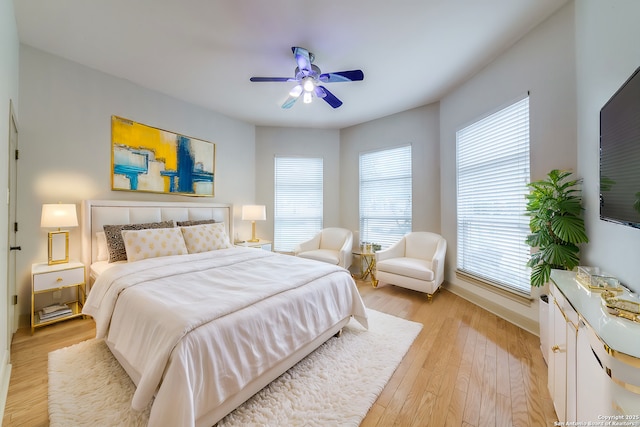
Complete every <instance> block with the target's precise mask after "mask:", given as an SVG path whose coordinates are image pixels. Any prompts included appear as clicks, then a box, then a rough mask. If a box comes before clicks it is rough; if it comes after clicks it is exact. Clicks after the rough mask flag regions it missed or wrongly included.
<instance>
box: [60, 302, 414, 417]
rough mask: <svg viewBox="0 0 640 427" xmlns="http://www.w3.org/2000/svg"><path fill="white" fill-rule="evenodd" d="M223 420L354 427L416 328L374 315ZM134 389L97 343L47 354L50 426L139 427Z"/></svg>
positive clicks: (103, 346) (352, 323)
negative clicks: (365, 326) (131, 406)
mask: <svg viewBox="0 0 640 427" xmlns="http://www.w3.org/2000/svg"><path fill="white" fill-rule="evenodd" d="M367 312H368V314H369V330H368V331H367V330H365V329H364V328H362V326H360V324H359V323H357V322H356V321H355V320H353V319H352V320H351V321H350V323H349V324H348V325H347V326H346V327H345V328H344V330H343V334H342V336H341V337H340V338H335V337H333V338H331V339H329V340H328V341H327V342H326V343H325V344H323V345H322V346H320V347H319V348H318V349H317V350H316V351H314V352H313V353H311V354H310V355H309V356H307V357H306V358H305V359H303V360H302V361H300V362H299V363H298V364H297V365H295V366H294V367H293V368H291V369H289V370H288V371H287V372H286V373H284V374H283V375H282V376H280V377H279V378H277V379H276V380H275V381H273V382H272V383H271V384H270V385H268V386H267V387H265V388H264V389H262V390H261V391H260V392H258V393H257V394H255V395H254V396H253V397H252V398H251V399H249V400H248V401H246V402H245V403H243V404H242V405H241V406H239V407H238V408H237V409H236V410H235V411H233V412H232V413H230V414H229V415H227V416H226V417H225V418H223V419H222V420H221V421H220V422H219V423H218V424H217V425H218V426H219V427H222V426H225V427H226V426H300V425H305V426H327V425H341V426H346V425H351V426H358V425H359V424H360V422H361V421H362V419H363V418H364V417H365V416H366V414H367V412H368V411H369V408H370V407H371V405H373V403H374V402H375V401H376V399H377V398H378V396H379V395H380V393H381V392H382V389H383V388H384V386H385V384H386V383H387V382H388V381H389V378H391V375H392V374H393V372H394V371H395V369H396V367H397V366H398V365H399V364H400V361H401V360H402V358H403V357H404V355H405V353H406V352H407V350H408V349H409V347H410V346H411V343H413V341H414V340H415V338H416V336H417V335H418V333H419V332H420V330H421V329H422V325H421V324H420V323H416V322H411V321H408V320H404V319H400V318H398V317H395V316H391V315H388V314H384V313H381V312H378V311H374V310H367ZM134 389H135V386H134V384H133V382H131V380H130V379H129V377H128V376H127V374H126V372H125V371H124V370H123V369H122V368H121V367H120V364H119V363H118V362H117V361H116V359H115V358H114V357H113V356H112V355H111V352H110V351H109V349H108V348H107V346H106V344H105V343H104V341H102V340H94V339H92V340H88V341H84V342H81V343H79V344H76V345H73V346H71V347H66V348H63V349H60V350H56V351H53V352H51V353H49V419H50V426H51V427H57V426H64V427H70V426H74V427H79V426H101V427H106V426H118V427H120V426H145V425H146V424H147V420H148V417H149V409H150V408H147V409H146V410H145V411H143V412H136V411H133V410H132V409H131V408H130V406H129V405H130V402H131V397H132V396H133V392H134Z"/></svg>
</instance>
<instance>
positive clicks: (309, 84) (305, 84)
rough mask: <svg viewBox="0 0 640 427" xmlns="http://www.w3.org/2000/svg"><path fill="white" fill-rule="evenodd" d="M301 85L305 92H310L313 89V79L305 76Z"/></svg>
mask: <svg viewBox="0 0 640 427" xmlns="http://www.w3.org/2000/svg"><path fill="white" fill-rule="evenodd" d="M302 87H303V88H304V90H305V91H306V92H311V91H312V90H314V89H315V87H316V85H315V83H314V82H313V79H311V78H309V77H307V78H305V79H304V82H302Z"/></svg>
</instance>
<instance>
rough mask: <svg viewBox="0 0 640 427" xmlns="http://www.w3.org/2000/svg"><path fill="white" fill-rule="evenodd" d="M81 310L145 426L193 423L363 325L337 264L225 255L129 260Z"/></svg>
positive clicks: (252, 253)
mask: <svg viewBox="0 0 640 427" xmlns="http://www.w3.org/2000/svg"><path fill="white" fill-rule="evenodd" d="M83 312H84V313H85V314H88V315H91V316H93V317H94V319H95V321H96V330H97V338H105V339H106V341H107V343H108V345H109V347H110V348H111V350H112V351H113V352H114V354H115V355H116V357H117V358H118V360H120V362H121V363H122V365H123V367H124V368H125V370H127V372H128V373H129V375H130V376H131V378H132V379H133V381H134V382H135V383H136V385H137V389H136V392H135V394H134V397H133V401H132V407H133V408H134V409H136V410H142V409H144V408H145V407H146V406H147V405H148V404H149V402H150V401H151V399H152V398H153V397H154V395H155V401H154V404H153V407H152V412H151V416H150V422H149V425H172V426H180V425H185V426H193V425H196V424H197V423H198V420H199V418H201V417H202V416H204V415H206V414H207V413H210V412H211V411H212V410H213V409H214V408H215V407H216V406H219V405H220V404H222V403H223V402H225V400H227V399H228V398H229V397H232V396H233V395H235V394H236V393H237V392H239V391H240V390H242V388H243V387H244V386H245V385H247V384H248V383H250V382H251V380H252V379H254V378H255V377H257V376H259V375H261V374H262V373H264V372H265V371H267V370H269V369H271V368H273V367H274V366H275V365H277V364H278V362H279V361H281V360H282V359H284V358H286V357H287V356H288V355H290V354H292V353H294V352H295V351H297V350H299V349H300V348H301V347H303V346H304V345H305V344H307V343H308V342H309V341H311V340H312V339H314V338H315V337H317V336H319V335H321V334H322V333H323V332H325V331H327V330H328V329H329V328H331V327H332V326H334V325H336V324H337V323H338V322H339V321H340V320H342V319H344V318H346V317H349V316H350V315H353V316H355V317H356V319H357V320H358V321H359V322H360V323H362V324H363V326H365V327H366V326H367V323H366V312H365V308H364V305H363V303H362V300H361V298H360V295H359V293H358V291H357V288H356V286H355V283H354V282H353V280H352V279H351V277H350V275H349V274H348V272H347V271H346V270H344V269H342V268H340V267H336V266H332V265H329V264H324V263H319V262H316V261H309V260H305V259H301V258H297V257H291V256H286V255H278V254H274V253H271V252H267V251H262V250H255V249H244V248H231V249H224V250H219V251H214V252H206V253H202V254H193V255H182V256H176V257H163V258H155V259H148V260H143V261H138V262H134V263H127V264H123V265H119V266H114V267H113V268H110V269H108V270H107V271H105V272H104V273H103V274H102V275H101V276H100V277H99V278H98V279H97V280H96V282H95V284H94V285H93V287H92V289H91V293H90V294H89V297H88V299H87V302H86V304H85V307H84V310H83Z"/></svg>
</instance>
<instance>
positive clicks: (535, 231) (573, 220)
mask: <svg viewBox="0 0 640 427" xmlns="http://www.w3.org/2000/svg"><path fill="white" fill-rule="evenodd" d="M580 181H581V180H579V179H572V178H571V172H569V171H561V170H558V169H554V170H552V171H551V172H549V173H548V174H547V178H546V179H544V180H540V181H534V182H531V183H529V184H527V185H528V186H529V188H530V189H531V192H530V193H529V194H528V195H527V196H526V198H527V207H526V210H527V212H526V215H528V216H529V217H530V221H529V227H530V229H531V234H529V235H528V236H527V240H526V243H527V244H528V245H529V246H531V247H533V248H538V251H537V252H534V253H532V254H531V258H529V261H528V262H527V266H529V267H531V286H536V287H539V286H543V285H544V284H545V283H547V282H548V281H549V277H550V275H551V269H553V268H557V269H562V270H573V269H574V268H575V267H577V266H578V263H579V262H580V257H579V253H580V248H579V246H578V245H579V244H580V243H587V242H588V241H589V239H588V238H587V233H586V230H585V225H584V220H583V219H582V211H583V209H582V196H581V192H580V188H579V187H578V185H579V184H580Z"/></svg>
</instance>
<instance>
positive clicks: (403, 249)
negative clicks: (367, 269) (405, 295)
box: [376, 231, 447, 299]
mask: <svg viewBox="0 0 640 427" xmlns="http://www.w3.org/2000/svg"><path fill="white" fill-rule="evenodd" d="M446 252H447V241H446V240H445V239H444V238H443V237H442V236H440V235H439V234H436V233H430V232H427V231H414V232H411V233H408V234H406V235H405V236H404V237H402V239H400V241H398V242H397V243H395V244H393V245H392V246H391V247H390V248H388V249H385V250H383V251H378V252H376V279H378V282H382V283H390V284H392V285H396V286H401V287H403V288H408V289H413V290H415V291H420V292H426V293H427V297H428V299H431V298H432V297H433V294H434V293H435V292H436V291H437V290H438V288H439V287H440V285H441V284H442V282H443V281H444V257H445V254H446Z"/></svg>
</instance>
